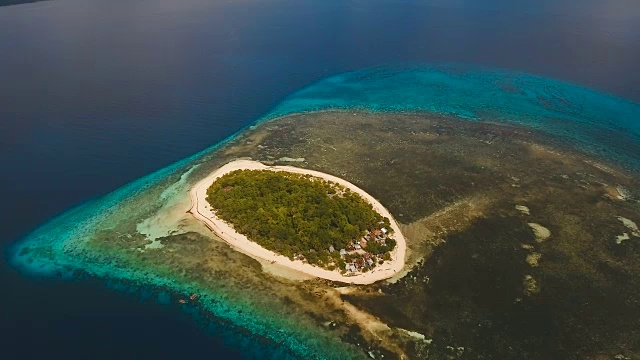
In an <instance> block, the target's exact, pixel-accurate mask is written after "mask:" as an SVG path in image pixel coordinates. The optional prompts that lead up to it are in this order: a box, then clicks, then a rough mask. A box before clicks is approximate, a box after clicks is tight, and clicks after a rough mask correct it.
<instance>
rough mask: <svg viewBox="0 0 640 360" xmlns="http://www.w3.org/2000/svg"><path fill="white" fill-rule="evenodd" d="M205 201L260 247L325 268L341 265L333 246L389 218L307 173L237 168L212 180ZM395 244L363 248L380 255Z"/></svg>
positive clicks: (342, 246) (348, 241)
mask: <svg viewBox="0 0 640 360" xmlns="http://www.w3.org/2000/svg"><path fill="white" fill-rule="evenodd" d="M207 201H208V202H209V204H211V206H212V207H213V209H214V211H215V213H216V215H217V216H218V217H219V218H221V219H222V220H224V221H227V222H229V223H230V224H232V225H233V227H234V228H235V229H236V231H238V232H239V233H242V234H244V235H246V236H247V237H248V238H249V239H251V240H252V241H255V242H257V243H258V244H260V245H261V246H263V247H265V248H267V249H269V250H272V251H275V252H277V253H280V254H283V255H285V256H288V257H289V258H292V259H293V258H294V255H300V254H301V255H303V256H304V257H305V259H306V260H307V261H308V262H309V263H312V264H317V265H325V266H328V265H330V266H329V267H333V266H334V265H338V264H339V266H340V267H341V268H344V261H342V260H341V259H340V255H339V252H338V251H337V250H339V249H345V248H348V247H349V245H350V244H352V243H353V242H354V241H358V240H359V239H361V238H362V237H363V235H365V234H366V233H367V232H368V231H374V230H376V229H381V228H383V227H387V228H389V227H390V226H389V219H387V218H384V217H382V216H381V215H380V214H378V213H377V212H375V211H374V210H373V208H372V206H371V204H369V203H368V202H366V201H365V200H364V199H362V198H361V197H360V196H359V195H357V194H356V193H354V192H352V191H350V190H349V189H347V188H345V187H343V186H341V185H338V184H335V183H333V182H329V181H326V180H323V179H320V178H316V177H312V176H310V175H301V174H294V173H288V172H274V171H260V170H236V171H233V172H230V173H228V174H225V175H224V176H222V177H220V178H219V179H217V180H216V181H215V182H214V183H213V184H212V185H211V187H210V188H209V189H208V190H207ZM394 246H395V241H393V240H392V239H390V241H388V242H387V243H386V245H378V244H375V245H374V246H371V249H367V250H368V251H369V252H371V253H372V255H384V254H386V253H388V252H389V251H391V250H392V249H393V248H394ZM331 248H333V249H335V250H336V251H333V252H330V251H329V249H331Z"/></svg>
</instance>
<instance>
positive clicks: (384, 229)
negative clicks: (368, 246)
mask: <svg viewBox="0 0 640 360" xmlns="http://www.w3.org/2000/svg"><path fill="white" fill-rule="evenodd" d="M380 231H382V233H383V234H385V235H386V234H387V232H388V230H387V228H382V229H380Z"/></svg>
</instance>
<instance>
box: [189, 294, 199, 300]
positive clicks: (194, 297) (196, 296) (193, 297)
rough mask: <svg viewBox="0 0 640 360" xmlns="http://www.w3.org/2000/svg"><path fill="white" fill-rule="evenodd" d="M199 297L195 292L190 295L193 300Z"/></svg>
mask: <svg viewBox="0 0 640 360" xmlns="http://www.w3.org/2000/svg"><path fill="white" fill-rule="evenodd" d="M197 298H198V294H193V295H191V296H189V299H191V300H195V299H197Z"/></svg>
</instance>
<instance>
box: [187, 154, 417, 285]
mask: <svg viewBox="0 0 640 360" xmlns="http://www.w3.org/2000/svg"><path fill="white" fill-rule="evenodd" d="M234 170H269V171H286V172H291V173H297V174H308V175H311V176H315V177H318V178H322V179H325V180H328V181H332V182H334V183H337V184H340V185H342V186H344V187H346V188H348V189H350V190H351V191H353V192H356V193H357V194H359V195H360V196H361V197H362V198H363V199H365V200H366V201H367V202H369V203H370V204H371V205H372V206H373V209H374V210H375V211H377V212H378V213H379V214H381V215H382V216H384V217H387V218H388V219H389V221H390V222H391V228H392V229H393V238H394V239H395V240H396V242H397V246H396V248H395V249H394V250H393V251H392V253H391V261H387V262H385V263H384V264H383V265H378V266H377V267H376V268H375V269H374V270H373V271H369V272H366V273H361V274H357V275H352V276H343V275H342V274H340V273H339V272H338V271H337V270H336V271H329V270H326V269H322V268H320V267H317V266H313V265H309V264H307V263H304V262H302V261H300V260H295V261H291V260H289V258H287V257H285V256H283V255H278V254H276V253H274V252H272V251H270V250H267V249H265V248H263V247H262V246H260V245H258V244H257V243H254V242H253V241H251V240H249V239H248V238H247V237H246V236H244V235H242V234H239V233H237V232H236V231H235V230H234V229H233V227H232V226H231V225H230V224H228V223H226V222H224V221H223V220H221V219H219V218H218V217H217V216H216V215H215V214H214V213H213V211H212V209H211V206H210V205H209V203H208V202H207V200H206V199H207V189H208V188H209V187H210V186H211V184H213V182H214V181H215V180H216V179H217V178H219V177H221V176H223V175H225V174H227V173H229V172H231V171H234ZM189 193H190V196H191V209H190V213H191V214H192V215H193V216H194V217H195V218H196V219H198V220H200V221H201V222H203V223H204V224H205V225H206V226H207V227H208V228H209V229H211V231H213V232H214V233H216V235H218V236H219V237H220V238H222V239H223V240H224V241H226V242H227V243H228V244H229V245H231V246H232V247H234V248H235V249H237V250H239V251H240V252H242V253H245V254H247V255H249V256H251V257H254V258H257V259H262V260H266V261H268V262H273V263H277V264H279V265H281V266H285V267H287V268H290V269H293V270H296V271H300V272H302V273H305V274H308V275H311V276H315V277H320V278H323V279H328V280H332V281H341V282H345V283H353V284H371V283H374V282H376V281H379V280H383V279H387V278H390V277H392V276H394V275H395V274H397V273H399V272H400V270H402V268H403V266H404V262H405V254H406V241H405V238H404V236H403V235H402V233H401V232H400V228H399V226H398V224H397V222H396V220H395V219H394V218H393V216H391V213H389V211H388V210H387V209H386V208H385V207H384V206H382V204H380V203H379V202H378V201H377V200H376V199H374V198H373V197H372V196H371V195H369V194H367V193H366V192H365V191H364V190H362V189H360V188H358V187H357V186H355V185H353V184H351V183H349V182H348V181H345V180H342V179H340V178H338V177H335V176H332V175H329V174H324V173H321V172H318V171H313V170H306V169H301V168H296V167H293V166H267V165H264V164H262V163H260V162H257V161H251V160H236V161H232V162H230V163H228V164H226V165H224V166H222V167H221V168H219V169H217V170H215V171H214V172H212V173H211V174H209V175H208V176H207V177H205V178H204V179H202V180H201V181H199V182H198V183H197V184H196V185H195V186H194V187H193V188H192V189H191V191H190V192H189Z"/></svg>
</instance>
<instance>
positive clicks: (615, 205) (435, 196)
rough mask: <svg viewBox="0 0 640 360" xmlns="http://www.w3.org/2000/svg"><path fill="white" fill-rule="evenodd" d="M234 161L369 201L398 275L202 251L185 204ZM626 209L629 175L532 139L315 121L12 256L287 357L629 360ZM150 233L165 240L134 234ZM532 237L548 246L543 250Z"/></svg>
mask: <svg viewBox="0 0 640 360" xmlns="http://www.w3.org/2000/svg"><path fill="white" fill-rule="evenodd" d="M238 158H251V159H254V160H258V161H261V162H263V163H265V164H279V165H285V164H291V163H292V161H291V160H292V159H296V160H297V161H295V166H296V167H302V168H307V169H313V170H318V171H322V172H326V173H330V174H334V175H336V176H338V177H341V178H344V179H346V180H348V181H350V182H352V183H354V184H356V185H357V186H359V187H361V188H363V189H366V190H367V191H368V192H369V193H370V194H371V195H373V196H374V197H375V198H377V199H378V200H380V202H381V203H383V204H384V205H385V206H386V207H387V208H388V209H389V210H390V211H391V212H392V213H393V214H394V215H395V217H396V219H397V220H398V221H399V222H400V223H401V228H402V231H403V233H404V234H405V236H406V238H407V242H408V244H407V245H408V250H409V255H408V266H407V268H406V271H405V272H404V273H403V274H401V275H400V276H397V277H396V278H395V279H393V281H392V282H381V283H376V284H373V285H367V286H346V284H341V283H332V282H328V281H323V280H319V279H309V278H305V277H296V276H294V275H295V274H288V273H286V270H283V269H277V268H273V266H272V265H271V264H269V263H260V262H258V261H256V260H254V259H252V258H250V257H247V256H245V255H243V254H241V253H238V252H236V251H234V250H233V249H231V248H230V247H229V246H227V245H226V244H225V243H224V242H222V241H221V240H220V239H216V238H215V236H214V235H213V234H212V233H211V232H210V231H209V230H208V229H207V228H206V227H204V226H203V225H202V224H200V223H199V222H198V221H197V220H195V219H194V218H192V217H191V216H190V215H189V214H187V213H186V211H185V209H188V208H189V206H190V202H189V197H188V190H189V189H190V187H191V186H192V185H193V184H194V183H195V182H197V181H198V180H199V179H200V178H202V177H204V176H206V175H207V174H208V173H209V172H211V171H212V170H213V169H215V168H217V167H219V166H221V165H222V164H224V163H226V162H228V161H231V160H233V159H238ZM300 159H304V160H300ZM619 189H624V190H622V191H619ZM621 193H624V194H625V197H622V196H621ZM639 195H640V184H639V183H638V181H637V180H636V178H634V177H633V176H630V175H629V174H627V173H626V172H624V171H622V170H619V169H616V168H614V167H611V166H607V165H605V164H604V163H602V162H601V161H598V160H595V159H593V158H589V157H586V156H584V155H583V154H580V153H578V152H576V151H573V150H571V149H568V148H564V147H563V145H562V144H561V141H558V139H554V138H550V137H548V136H542V135H541V134H538V133H536V132H535V131H531V130H527V129H522V128H518V127H513V126H505V125H496V124H489V123H474V122H467V121H460V120H456V119H448V118H444V117H437V116H426V115H392V114H371V113H353V112H348V113H347V112H335V111H333V112H318V113H310V114H301V115H293V116H288V117H283V118H279V119H275V120H272V121H269V122H266V123H264V124H262V125H260V126H257V127H255V128H253V129H250V130H247V131H245V132H243V133H242V134H241V135H239V136H238V137H236V138H235V139H234V140H232V141H230V142H229V143H227V144H224V145H222V146H221V147H219V148H218V149H216V150H214V151H212V152H210V153H207V154H204V155H200V156H199V157H198V158H197V159H194V160H193V162H192V163H189V164H184V165H183V166H182V167H181V168H179V169H177V170H176V171H175V172H174V173H173V174H171V175H170V176H168V177H166V178H163V179H162V180H161V181H159V182H158V183H156V184H154V185H152V186H150V187H148V188H147V189H145V190H144V191H140V192H138V193H137V194H130V196H128V197H127V198H126V199H122V201H119V202H117V204H115V205H114V207H113V208H112V210H111V211H108V212H103V213H102V214H103V216H101V217H100V219H95V220H94V222H93V223H91V225H90V228H88V229H87V231H86V232H84V233H82V234H78V237H76V238H74V240H73V241H66V242H65V243H64V244H55V243H47V242H46V241H40V242H38V241H30V242H25V243H23V245H22V248H21V249H20V250H19V251H18V254H19V261H22V262H24V263H25V264H26V266H27V267H28V268H30V269H32V270H37V269H38V267H37V264H39V263H41V264H43V266H45V267H44V268H42V270H43V271H50V270H51V271H55V272H59V273H64V272H65V271H66V272H74V271H82V272H86V273H88V274H91V275H94V276H100V277H105V278H109V279H119V280H121V281H124V282H126V283H127V284H130V285H134V286H135V285H136V284H138V285H140V286H143V285H146V286H148V285H154V286H157V287H158V289H168V290H171V291H172V292H174V293H176V294H185V295H184V296H187V295H188V294H190V293H198V294H200V297H199V298H198V302H197V305H198V306H201V307H202V309H203V310H204V311H206V312H207V313H209V314H210V315H211V316H212V319H213V321H226V322H229V323H230V324H233V326H234V327H237V328H239V329H245V330H246V333H247V334H251V336H253V337H255V338H256V339H258V338H260V339H262V341H267V342H274V343H276V344H278V346H280V347H282V348H285V349H286V350H287V353H288V354H290V355H291V356H293V357H310V358H345V357H353V358H357V357H361V356H369V354H368V352H371V354H372V356H375V357H379V356H380V355H385V358H396V357H397V358H400V357H404V356H407V357H410V358H414V357H415V358H423V357H425V356H427V355H426V354H429V355H428V356H430V358H436V359H437V358H450V357H453V358H482V357H483V356H485V357H487V356H498V357H500V358H531V359H544V358H549V357H553V356H556V355H558V354H561V355H563V356H567V357H568V358H571V357H572V356H573V357H574V358H589V357H594V356H597V355H598V354H607V355H611V354H613V355H617V354H625V356H631V355H634V356H635V355H637V354H638V352H637V351H638V346H639V344H638V339H639V338H640V336H639V335H640V334H638V333H637V329H638V328H640V323H639V319H640V316H639V315H640V308H639V306H638V304H637V301H635V300H634V299H637V298H638V296H639V295H640V294H638V292H639V291H640V283H638V275H639V274H640V238H637V237H633V236H630V239H629V240H627V241H624V242H622V243H619V244H618V243H616V237H617V236H618V235H621V234H623V233H628V234H631V231H630V230H629V229H628V228H627V227H626V226H625V224H624V223H623V222H622V221H620V220H619V219H618V218H617V217H622V218H625V219H630V220H634V219H635V221H638V220H640V211H639V203H638V201H637V199H638V198H640V196H639ZM153 219H155V220H153ZM54 222H55V221H54ZM155 222H158V223H162V224H163V226H164V227H163V228H161V229H160V230H158V229H156V233H153V232H149V234H145V232H147V231H146V230H148V227H153V226H152V225H149V224H153V223H155ZM531 224H536V225H535V226H532V225H531ZM536 226H539V227H542V228H544V229H546V230H548V231H549V233H550V235H549V236H547V237H546V238H545V239H543V240H542V241H539V239H537V238H536V231H535V230H536V228H537V227H536ZM537 229H539V228H537ZM45 236H46V231H45V234H43V235H42V237H45ZM59 245H60V247H58V246H59ZM532 259H535V261H533V260H532ZM188 306H191V305H188ZM586 314H588V316H587V315H586ZM267 355H268V354H267ZM632 358H633V357H632Z"/></svg>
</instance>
